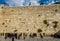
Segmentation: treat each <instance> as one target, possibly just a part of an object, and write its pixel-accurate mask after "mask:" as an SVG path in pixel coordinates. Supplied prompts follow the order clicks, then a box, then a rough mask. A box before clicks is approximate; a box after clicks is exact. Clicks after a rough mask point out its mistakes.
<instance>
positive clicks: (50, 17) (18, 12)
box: [0, 5, 60, 36]
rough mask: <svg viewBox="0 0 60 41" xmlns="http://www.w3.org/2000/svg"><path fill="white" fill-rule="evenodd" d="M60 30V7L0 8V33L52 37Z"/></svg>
mask: <svg viewBox="0 0 60 41" xmlns="http://www.w3.org/2000/svg"><path fill="white" fill-rule="evenodd" d="M59 30H60V5H50V6H44V5H41V6H27V7H8V6H0V33H26V34H28V35H29V34H33V33H35V34H38V35H37V36H39V35H40V34H41V35H53V34H55V33H56V32H58V31H59Z"/></svg>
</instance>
